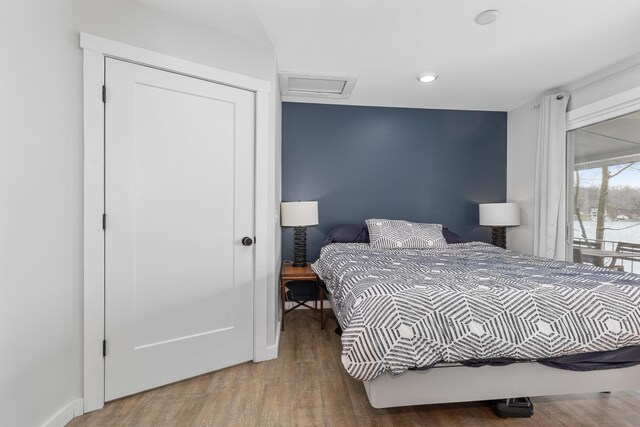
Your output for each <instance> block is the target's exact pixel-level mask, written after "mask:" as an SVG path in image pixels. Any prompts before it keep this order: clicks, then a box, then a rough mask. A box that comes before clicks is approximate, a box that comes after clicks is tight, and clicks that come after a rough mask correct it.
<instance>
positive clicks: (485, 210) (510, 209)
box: [480, 203, 520, 227]
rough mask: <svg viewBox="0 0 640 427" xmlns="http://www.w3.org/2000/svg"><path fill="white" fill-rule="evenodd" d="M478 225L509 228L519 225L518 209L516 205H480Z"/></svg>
mask: <svg viewBox="0 0 640 427" xmlns="http://www.w3.org/2000/svg"><path fill="white" fill-rule="evenodd" d="M480 225H491V226H494V227H509V226H513V225H520V208H519V207H518V204H517V203H482V204H480Z"/></svg>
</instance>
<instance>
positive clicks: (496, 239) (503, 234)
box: [491, 227, 507, 249]
mask: <svg viewBox="0 0 640 427" xmlns="http://www.w3.org/2000/svg"><path fill="white" fill-rule="evenodd" d="M491 244H492V245H494V246H498V247H499V248H502V249H507V227H492V228H491Z"/></svg>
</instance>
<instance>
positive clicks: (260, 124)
mask: <svg viewBox="0 0 640 427" xmlns="http://www.w3.org/2000/svg"><path fill="white" fill-rule="evenodd" d="M80 47H81V48H82V50H83V102H84V105H83V113H84V119H83V125H84V129H83V132H84V262H83V265H84V272H83V280H84V316H83V321H84V343H83V353H84V412H89V411H93V410H96V409H100V408H102V407H103V406H104V401H105V400H104V381H105V378H104V375H105V371H104V357H103V348H102V342H103V340H104V331H105V322H104V310H105V307H104V304H105V299H104V290H105V280H104V274H105V270H104V244H105V240H104V230H103V228H102V215H103V213H104V185H105V180H104V103H103V102H102V87H103V84H104V78H105V58H107V57H109V58H115V59H120V60H124V61H128V62H131V63H135V64H139V65H144V66H148V67H153V68H157V69H160V70H165V71H169V72H173V73H178V74H182V75H185V76H189V77H195V78H198V79H202V80H207V81H211V82H214V83H218V84H224V85H227V86H232V87H236V88H239V89H244V90H249V91H252V92H254V93H255V140H254V147H255V177H254V179H255V187H254V192H255V194H254V210H255V220H254V221H255V223H254V232H255V236H256V242H257V244H256V245H254V250H255V255H254V265H253V360H254V361H256V362H257V361H261V360H267V359H271V358H274V357H276V356H277V341H276V345H275V346H273V345H271V346H269V345H268V331H269V319H268V310H267V309H268V307H269V298H268V293H267V289H268V278H269V277H270V276H274V275H275V266H273V265H271V264H273V263H270V262H268V260H269V259H270V256H273V254H272V252H273V250H274V247H275V244H274V242H273V233H269V229H268V227H269V225H270V224H271V223H272V222H273V221H272V220H271V219H272V218H271V216H273V215H270V214H272V212H271V211H272V208H271V207H272V206H274V204H275V202H274V200H272V199H273V197H272V196H271V193H273V191H270V188H269V182H270V179H269V173H270V165H269V161H270V160H269V159H270V154H269V153H270V150H269V147H270V146H271V144H270V135H269V116H270V105H269V93H270V90H271V87H270V86H271V85H270V84H269V82H268V81H264V80H259V79H255V78H252V77H248V76H243V75H240V74H236V73H232V72H228V71H224V70H219V69H216V68H212V67H209V66H206V65H202V64H197V63H193V62H190V61H186V60H183V59H179V58H175V57H172V56H168V55H165V54H161V53H157V52H153V51H150V50H146V49H142V48H138V47H134V46H130V45H127V44H123V43H120V42H115V41H112V40H108V39H104V38H101V37H97V36H94V35H91V34H87V33H81V34H80ZM106 96H107V102H108V96H109V93H108V89H107V93H106ZM270 240H271V241H270ZM274 327H275V326H274ZM107 351H108V350H107Z"/></svg>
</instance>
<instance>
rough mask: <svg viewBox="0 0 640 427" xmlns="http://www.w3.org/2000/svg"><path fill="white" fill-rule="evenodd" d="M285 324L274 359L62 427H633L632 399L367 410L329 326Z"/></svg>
mask: <svg viewBox="0 0 640 427" xmlns="http://www.w3.org/2000/svg"><path fill="white" fill-rule="evenodd" d="M325 315H326V317H328V320H327V323H326V326H325V329H324V330H320V329H319V324H318V322H317V321H315V320H313V319H311V318H310V317H309V314H308V313H307V312H306V311H304V310H296V311H293V312H292V313H291V314H290V315H287V321H286V325H285V326H286V327H285V331H284V332H282V335H281V341H280V356H279V357H278V359H276V360H271V361H268V362H262V363H253V362H248V363H244V364H241V365H238V366H234V367H231V368H227V369H223V370H221V371H217V372H213V373H210V374H206V375H201V376H199V377H196V378H192V379H190V380H185V381H181V382H178V383H175V384H171V385H168V386H165V387H160V388H157V389H154V390H150V391H147V392H144V393H140V394H137V395H134V396H129V397H125V398H122V399H119V400H116V401H112V402H109V403H107V404H106V406H105V408H104V409H102V410H100V411H95V412H91V413H89V414H85V415H83V416H82V417H78V418H75V419H74V420H72V421H71V422H70V423H69V424H68V425H69V426H74V427H76V426H154V427H160V426H340V427H343V426H345V427H346V426H358V427H359V426H501V427H504V426H554V427H555V426H600V427H603V426H640V391H630V392H616V393H611V394H604V393H603V394H587V395H571V396H561V397H539V398H534V399H532V400H533V401H534V405H535V414H534V416H533V417H532V418H530V419H515V418H511V419H506V420H505V419H501V418H498V417H496V416H495V415H494V414H493V411H492V409H491V407H490V406H489V403H486V402H477V403H457V404H445V405H425V406H412V407H404V408H393V409H374V408H372V407H371V405H370V404H369V401H368V400H367V396H366V393H365V391H364V387H363V385H362V383H360V382H358V381H355V380H353V379H352V378H351V377H350V376H349V375H347V374H346V372H345V370H344V369H343V368H342V364H341V362H340V348H341V347H340V338H339V337H338V336H337V335H336V334H335V333H334V329H335V327H336V321H335V318H334V317H333V313H331V311H330V310H327V311H326V313H325Z"/></svg>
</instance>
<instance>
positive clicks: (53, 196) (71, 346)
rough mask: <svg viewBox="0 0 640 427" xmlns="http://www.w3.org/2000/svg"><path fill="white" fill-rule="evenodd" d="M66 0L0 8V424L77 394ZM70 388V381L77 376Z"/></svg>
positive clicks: (72, 87) (76, 230) (75, 76)
mask: <svg viewBox="0 0 640 427" xmlns="http://www.w3.org/2000/svg"><path fill="white" fill-rule="evenodd" d="M72 28H73V21H72V2H71V0H58V1H50V0H38V1H28V2H21V1H13V2H6V1H3V2H2V3H1V6H0V43H1V46H2V66H1V67H0V94H1V95H0V147H1V148H0V150H1V152H0V206H1V207H0V289H1V292H2V296H1V297H0V316H1V317H0V331H1V335H0V337H1V338H0V346H1V350H0V358H1V363H0V425H2V426H34V425H41V424H42V423H44V422H45V421H47V420H48V419H49V418H50V417H51V416H52V415H54V414H55V413H56V412H58V411H59V410H60V409H61V408H62V407H64V406H65V405H66V404H68V403H69V402H70V401H71V400H72V398H74V397H76V396H79V393H80V390H79V389H78V387H77V384H79V382H78V380H79V370H78V369H79V366H78V363H79V361H80V358H79V353H78V350H79V348H80V342H78V338H79V334H78V328H79V325H78V319H79V313H80V306H79V301H80V289H81V271H82V264H81V263H82V247H81V241H82V240H81V239H82V235H81V228H80V224H81V221H82V210H81V206H82V183H81V177H82V169H81V166H80V165H81V161H82V141H81V130H82V125H81V113H80V105H81V87H80V79H81V68H80V64H81V62H80V61H81V56H80V52H79V50H78V49H77V47H76V38H75V37H74V34H73V32H72ZM73 383H75V385H76V387H74V384H73Z"/></svg>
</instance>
